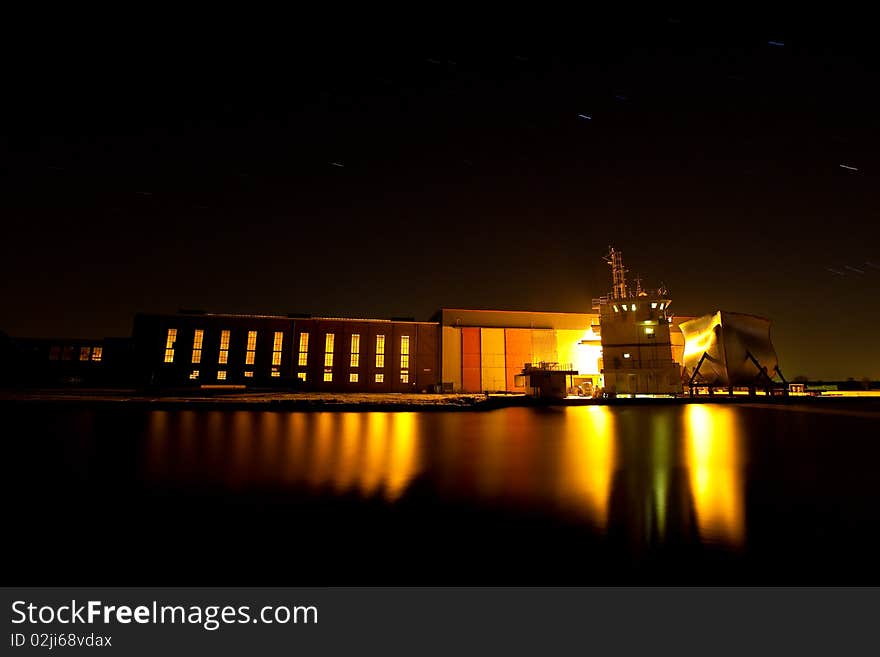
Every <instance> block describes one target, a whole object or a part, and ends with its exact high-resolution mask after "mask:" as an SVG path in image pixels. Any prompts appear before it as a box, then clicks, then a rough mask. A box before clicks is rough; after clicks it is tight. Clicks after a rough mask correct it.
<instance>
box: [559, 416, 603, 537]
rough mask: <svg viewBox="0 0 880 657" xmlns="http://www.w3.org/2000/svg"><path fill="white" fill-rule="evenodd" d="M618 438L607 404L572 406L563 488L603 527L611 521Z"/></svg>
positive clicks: (564, 493)
mask: <svg viewBox="0 0 880 657" xmlns="http://www.w3.org/2000/svg"><path fill="white" fill-rule="evenodd" d="M615 440H616V436H615V417H614V414H613V413H612V411H611V410H610V409H609V408H608V407H607V406H589V407H581V408H570V409H568V412H567V413H566V414H565V425H564V431H563V437H562V445H561V449H560V453H559V456H560V465H559V479H558V481H559V484H560V492H561V494H562V496H563V498H564V499H567V500H569V501H570V502H572V503H574V505H575V506H577V507H579V508H580V509H581V510H582V511H583V512H584V513H585V515H586V517H587V519H588V520H590V521H591V522H592V523H593V524H594V525H596V526H597V527H600V528H603V529H604V528H605V526H606V525H607V523H608V498H609V495H610V492H611V481H612V477H613V474H614V469H615Z"/></svg>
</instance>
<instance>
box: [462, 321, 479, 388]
mask: <svg viewBox="0 0 880 657" xmlns="http://www.w3.org/2000/svg"><path fill="white" fill-rule="evenodd" d="M461 389H462V391H463V392H480V391H481V390H482V387H481V382H480V329H478V328H463V329H461Z"/></svg>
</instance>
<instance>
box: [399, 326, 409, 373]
mask: <svg viewBox="0 0 880 657" xmlns="http://www.w3.org/2000/svg"><path fill="white" fill-rule="evenodd" d="M400 369H402V370H408V369H409V336H408V335H403V336H401V337H400Z"/></svg>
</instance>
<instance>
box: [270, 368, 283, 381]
mask: <svg viewBox="0 0 880 657" xmlns="http://www.w3.org/2000/svg"><path fill="white" fill-rule="evenodd" d="M271 375H272V376H274V377H276V378H277V377H279V376H281V369H280V368H278V367H273V368H272V372H271Z"/></svg>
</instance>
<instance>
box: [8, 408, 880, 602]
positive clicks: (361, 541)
mask: <svg viewBox="0 0 880 657" xmlns="http://www.w3.org/2000/svg"><path fill="white" fill-rule="evenodd" d="M4 411H5V413H4V415H5V419H6V426H7V431H6V432H5V438H6V441H5V445H4V447H5V450H6V458H5V459H4V461H5V463H6V471H7V472H6V481H7V485H8V490H7V495H6V506H7V513H6V514H4V515H5V517H6V519H7V521H8V522H9V523H11V524H10V525H9V526H10V527H11V528H12V531H9V532H7V533H6V541H5V542H6V544H7V550H6V552H7V554H8V555H9V556H8V557H7V573H9V578H10V579H11V580H12V581H11V582H10V583H16V584H30V585H36V584H92V585H98V584H124V585H135V584H142V585H146V584H152V585H160V584H169V585H170V584H176V585H199V584H211V585H219V584H248V585H254V584H262V585H281V584H287V585H295V584H299V585H333V584H381V585H390V584H590V583H613V584H621V583H674V584H685V583H733V584H738V583H772V584H778V583H797V584H808V583H828V584H830V583H835V584H837V583H852V584H867V583H880V577H878V574H880V569H878V565H877V554H878V547H880V545H878V543H880V540H878V538H880V530H878V526H880V524H878V521H880V511H878V506H877V502H878V499H880V495H878V491H877V484H876V480H877V476H876V471H877V466H878V462H880V432H878V427H880V409H878V408H877V407H876V406H872V405H867V404H866V405H863V406H857V407H855V410H854V409H853V408H852V407H846V408H838V407H831V406H829V407H828V408H821V409H818V408H815V407H813V408H810V407H799V406H791V405H788V406H766V407H764V406H741V405H723V406H716V405H681V406H658V407H651V406H634V407H631V408H628V407H619V406H618V407H604V406H595V407H576V408H559V409H552V408H551V409H534V408H508V409H501V410H495V411H491V412H485V413H448V412H430V413H417V412H413V413H383V412H369V413H334V412H319V413H298V412H293V413H288V412H272V411H240V410H238V411H221V410H210V411H189V410H186V411H168V410H161V411H149V410H144V409H136V408H135V409H133V408H126V407H124V406H122V407H120V408H117V409H114V408H110V407H106V408H100V409H77V408H71V407H53V406H45V407H41V406H36V405H31V406H28V405H9V406H6V407H4Z"/></svg>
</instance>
